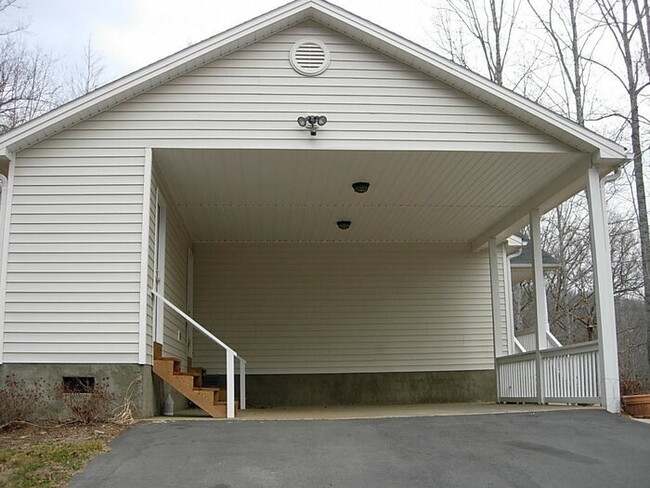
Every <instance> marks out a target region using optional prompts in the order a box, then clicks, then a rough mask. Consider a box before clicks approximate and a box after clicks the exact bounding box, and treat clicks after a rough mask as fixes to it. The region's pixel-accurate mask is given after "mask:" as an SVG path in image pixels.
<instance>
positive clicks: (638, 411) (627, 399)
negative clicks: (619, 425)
mask: <svg viewBox="0 0 650 488" xmlns="http://www.w3.org/2000/svg"><path fill="white" fill-rule="evenodd" d="M623 405H625V411H626V412H627V413H629V414H630V415H631V416H632V417H637V418H640V419H650V395H628V396H624V397H623Z"/></svg>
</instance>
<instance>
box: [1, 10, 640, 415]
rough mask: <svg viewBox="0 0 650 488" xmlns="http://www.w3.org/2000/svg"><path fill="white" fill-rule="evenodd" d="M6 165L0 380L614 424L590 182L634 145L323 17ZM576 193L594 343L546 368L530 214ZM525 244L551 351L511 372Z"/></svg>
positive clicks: (18, 146) (280, 13) (225, 41)
mask: <svg viewBox="0 0 650 488" xmlns="http://www.w3.org/2000/svg"><path fill="white" fill-rule="evenodd" d="M0 151H1V153H2V161H3V163H2V165H3V166H0V168H6V176H7V183H6V189H4V188H3V192H2V195H3V203H2V214H3V226H2V236H3V237H2V241H1V242H2V260H1V261H0V263H1V280H0V293H1V294H0V317H1V319H0V320H1V322H0V323H1V328H0V362H1V363H2V373H3V376H4V375H8V374H13V375H16V377H19V378H36V377H38V378H42V379H43V380H44V381H46V382H47V383H48V384H50V385H55V384H58V383H60V382H61V381H63V379H64V378H67V379H68V381H71V380H74V379H75V378H86V379H88V378H95V379H96V380H97V381H99V380H100V379H101V378H103V377H107V378H108V382H109V386H110V388H111V390H112V391H114V392H115V393H116V394H117V395H124V394H125V392H126V391H127V389H129V388H131V395H132V400H133V401H134V403H135V404H136V405H137V406H138V408H139V410H138V413H139V414H140V415H150V414H153V413H154V412H156V411H157V410H159V408H160V404H161V398H162V395H163V394H164V393H165V392H166V391H168V389H169V387H168V386H166V385H165V384H163V382H162V381H161V380H160V379H159V378H163V379H164V380H165V381H166V382H168V383H171V384H172V385H173V386H174V390H175V391H180V392H181V393H184V394H185V395H186V396H189V397H190V398H191V399H192V401H194V402H195V403H197V404H199V405H204V404H205V405H208V406H207V407H204V408H206V409H208V410H210V409H211V408H212V406H214V412H213V414H215V415H228V416H229V417H232V416H234V415H235V407H236V404H235V397H236V391H235V383H236V381H235V378H236V374H237V372H238V371H240V370H239V369H237V368H243V369H242V372H245V373H246V374H242V375H239V379H240V383H237V388H239V389H240V390H241V392H240V396H241V398H240V400H241V404H240V407H244V406H245V404H246V402H247V401H248V403H249V404H252V405H257V406H273V405H297V404H316V405H326V404H335V403H409V402H450V401H455V402H460V401H495V400H497V399H498V400H499V401H535V402H547V401H570V402H573V403H579V402H581V401H583V400H584V401H585V402H587V401H589V402H592V401H595V402H599V403H602V405H603V406H604V407H605V408H607V409H608V410H610V411H616V410H617V408H618V369H617V368H618V367H617V362H616V337H615V316H614V307H613V294H612V280H611V266H610V261H609V254H608V252H607V245H608V244H607V232H606V220H605V219H604V215H605V213H604V212H605V210H604V202H603V199H602V195H601V179H602V178H604V177H606V175H608V174H609V173H610V172H612V171H613V170H615V169H616V168H618V167H619V166H620V165H622V164H624V163H625V162H626V160H627V155H626V153H625V151H624V149H623V148H622V147H620V146H618V145H616V144H614V143H613V142H611V141H609V140H607V139H605V138H603V137H601V136H599V135H597V134H595V133H593V132H590V131H589V130H587V129H585V128H583V127H580V126H578V125H576V124H574V123H572V122H570V121H569V120H566V119H564V118H562V117H560V116H558V115H556V114H554V113H552V112H550V111H548V110H546V109H544V108H542V107H540V106H539V105H536V104H534V103H532V102H530V101H528V100H526V99H524V98H522V97H520V96H519V95H517V94H515V93H513V92H511V91H509V90H507V89H504V88H502V87H500V86H496V85H494V84H493V83H491V82H489V81H488V80H486V79H484V78H482V77H481V76H479V75H477V74H475V73H471V72H469V71H467V70H465V69H463V68H461V67H459V66H456V65H455V64H453V63H451V62H450V61H448V60H446V59H444V58H442V57H440V56H438V55H436V54H434V53H432V52H430V51H428V50H426V49H424V48H423V47H421V46H418V45H416V44H414V43H412V42H410V41H408V40H406V39H403V38H401V37H399V36H397V35H395V34H393V33H391V32H388V31H387V30H385V29H382V28H381V27H378V26H376V25H373V24H372V23H370V22H368V21H366V20H364V19H362V18H359V17H357V16H355V15H353V14H351V13H349V12H347V11H345V10H343V9H341V8H339V7H337V6H334V5H332V4H329V3H327V2H325V1H324V0H296V1H294V2H292V3H289V4H287V5H285V6H283V7H280V8H278V9H276V10H273V11H271V12H269V13H267V14H265V15H262V16H261V17H257V18H255V19H253V20H251V21H249V22H246V23H244V24H242V25H239V26H237V27H235V28H233V29H230V30H228V31H226V32H224V33H222V34H219V35H216V36H214V37H212V38H209V39H207V40H205V41H203V42H200V43H198V44H196V45H194V46H191V47H188V48H187V49H184V50H182V51H180V52H178V53H176V54H173V55H171V56H169V57H167V58H165V59H162V60H161V61H159V62H157V63H154V64H152V65H150V66H147V67H145V68H143V69H141V70H139V71H137V72H135V73H132V74H130V75H128V76H126V77H124V78H121V79H119V80H117V81H114V82H112V83H110V84H108V85H106V86H104V87H103V88H100V89H98V90H96V91H94V92H91V93H89V94H87V95H86V96H84V97H81V98H79V99H77V100H75V101H73V102H70V103H68V104H66V105H64V106H62V107H59V108H57V109H55V110H53V111H52V112H50V113H48V114H46V115H44V116H42V117H40V118H38V119H36V120H33V121H31V122H29V123H27V124H25V125H23V126H21V127H19V128H17V129H15V130H13V131H12V132H10V133H8V134H6V135H4V136H3V137H2V139H1V140H0ZM3 171H4V170H3ZM3 181H4V180H3ZM585 188H586V189H587V192H588V194H589V197H590V218H591V225H592V235H593V236H594V238H593V243H592V248H593V253H594V266H595V277H596V303H597V309H598V322H599V324H601V326H600V327H599V328H598V333H599V336H598V337H599V340H598V341H597V342H595V343H590V344H587V345H586V346H576V347H574V346H571V347H569V348H562V349H561V350H560V351H561V352H558V351H556V350H544V347H543V344H544V334H545V330H546V329H545V322H547V314H546V304H545V297H544V291H543V274H542V260H541V249H540V247H539V242H540V241H539V218H540V215H541V214H543V213H544V212H546V211H548V210H549V209H551V208H553V207H554V206H556V205H558V204H559V203H561V202H562V201H564V200H565V199H567V198H568V197H570V196H572V195H574V194H575V193H577V192H578V191H580V190H582V189H585ZM528 222H530V224H531V228H532V236H531V238H532V241H531V242H532V246H533V268H534V271H535V273H534V274H535V283H536V290H537V292H536V298H537V301H536V303H537V307H536V310H537V317H538V328H537V342H536V343H537V344H541V345H542V347H540V348H538V349H539V350H535V351H528V352H526V353H520V354H516V350H515V349H514V348H513V340H512V331H511V329H510V328H508V327H507V317H506V316H507V314H506V309H507V306H506V288H507V286H506V283H505V281H506V280H505V278H504V276H505V273H506V270H507V269H508V267H507V257H506V254H507V252H508V251H507V249H506V248H507V245H508V244H507V239H508V237H509V236H511V235H512V234H513V233H514V232H516V231H518V230H519V229H521V228H522V227H523V225H525V224H526V223H528ZM163 358H176V359H163ZM241 359H243V360H245V361H246V362H244V361H241ZM567 364H573V365H576V366H575V367H574V369H571V370H569V369H567V367H568V366H566V365H567ZM197 367H198V368H199V369H197ZM575 368H578V369H575ZM202 369H205V371H206V372H207V375H208V377H210V375H218V376H223V375H225V377H224V378H225V384H226V385H227V388H226V392H224V391H223V390H221V391H218V392H217V391H215V390H210V389H207V388H203V389H201V388H202V387H201V385H200V384H199V381H200V379H199V378H200V377H201V373H200V371H201V370H202ZM153 370H155V371H153ZM152 371H153V372H152ZM576 371H578V373H579V374H578V375H577V376H576V374H575V372H576ZM154 372H155V374H154ZM180 373H183V374H180ZM244 395H247V398H244ZM226 406H227V408H226Z"/></svg>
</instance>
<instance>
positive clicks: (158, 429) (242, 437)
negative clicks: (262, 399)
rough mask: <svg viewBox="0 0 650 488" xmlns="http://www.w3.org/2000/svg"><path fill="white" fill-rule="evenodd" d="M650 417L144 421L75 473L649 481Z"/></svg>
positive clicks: (255, 482)
mask: <svg viewBox="0 0 650 488" xmlns="http://www.w3.org/2000/svg"><path fill="white" fill-rule="evenodd" d="M649 460H650V425H648V424H645V423H641V422H636V421H634V420H631V419H627V418H624V417H620V416H616V415H612V414H609V413H607V412H605V411H602V410H593V409H588V410H567V411H550V412H530V413H515V414H502V415H470V416H441V417H415V418H388V419H357V420H311V421H247V422H239V421H215V422H209V421H180V420H179V421H176V420H170V421H165V422H162V421H157V422H142V423H140V424H138V425H136V426H135V427H133V428H132V429H131V430H129V431H128V432H126V433H125V434H124V435H122V436H121V437H119V438H118V439H116V440H115V441H114V442H113V443H112V445H111V451H110V452H109V453H106V454H102V455H100V456H99V457H97V458H96V459H95V460H94V461H92V462H91V463H90V464H89V465H88V467H87V469H86V470H85V471H84V472H82V473H80V474H79V475H77V476H76V477H75V478H74V479H73V482H72V485H71V487H72V488H82V487H93V488H108V487H130V488H137V487H150V486H156V487H157V488H162V487H178V486H187V487H192V488H227V487H233V488H234V487H242V488H253V487H264V488H269V487H282V488H287V487H346V488H348V487H369V488H381V487H391V488H393V487H402V486H408V487H463V488H466V487H488V486H498V487H526V488H532V487H545V488H547V487H569V486H570V487H590V488H594V487H611V486H628V485H629V486H648V483H649V482H648V480H649V479H650V463H649Z"/></svg>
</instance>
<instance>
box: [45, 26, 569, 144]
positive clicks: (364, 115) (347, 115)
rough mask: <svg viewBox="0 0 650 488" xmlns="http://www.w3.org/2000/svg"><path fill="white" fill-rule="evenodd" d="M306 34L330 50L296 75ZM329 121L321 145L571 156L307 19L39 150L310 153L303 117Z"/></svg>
mask: <svg viewBox="0 0 650 488" xmlns="http://www.w3.org/2000/svg"><path fill="white" fill-rule="evenodd" d="M303 37H314V38H317V39H319V40H322V41H323V42H325V43H326V44H327V46H328V47H329V49H330V50H331V56H332V61H331V64H330V66H329V68H328V69H327V70H326V71H325V72H324V73H322V74H321V75H319V76H314V77H306V76H302V75H300V74H298V73H296V72H295V71H294V70H293V69H292V67H291V65H290V62H289V51H290V49H291V47H292V46H293V44H294V43H295V42H296V41H297V40H299V39H301V38H303ZM307 113H318V114H325V115H327V117H328V119H329V122H328V123H327V125H326V126H325V127H324V128H323V129H322V130H321V131H320V132H319V135H318V147H319V148H321V149H375V150H377V149H392V150H399V149H407V150H415V149H428V150H436V151H445V150H451V151H454V150H463V151H500V152H508V151H511V152H519V151H524V152H525V151H536V152H548V151H552V152H555V151H566V150H567V147H566V146H564V145H562V144H560V143H558V142H557V141H555V140H554V139H552V138H550V137H548V136H545V135H542V134H541V133H540V132H538V131H536V130H535V129H532V128H531V127H529V126H526V125H524V124H522V123H521V122H519V121H517V120H516V119H514V118H512V117H509V116H506V115H504V114H502V113H500V112H498V111H497V110H495V109H493V108H491V107H489V106H488V105H486V104H484V103H482V102H480V101H478V100H476V99H473V98H471V97H468V96H467V95H465V94H462V93H461V92H459V91H457V90H455V89H453V88H451V87H449V86H447V85H444V84H443V83H440V82H437V81H435V80H433V79H431V78H430V77H428V76H426V75H424V74H422V73H421V72H419V71H416V70H415V69H412V68H409V67H407V66H405V65H403V64H401V63H399V62H398V61H395V60H392V59H391V58H389V57H387V56H385V55H383V54H380V53H378V52H376V51H374V50H372V49H371V48H368V47H366V46H364V45H362V44H360V43H358V42H356V41H354V40H351V39H349V38H346V37H343V36H341V35H339V34H337V33H335V32H333V31H331V30H329V29H327V28H325V27H323V26H321V25H319V24H317V23H315V22H305V23H302V24H301V25H298V26H295V27H292V28H290V29H288V30H286V31H284V32H282V33H280V34H276V35H274V36H271V37H269V38H267V39H265V40H263V41H260V42H258V43H256V44H254V45H251V46H248V47H245V48H243V49H241V50H239V51H237V52H235V53H232V54H230V55H228V56H226V57H224V58H222V59H219V60H217V61H214V62H212V63H210V64H208V65H206V66H204V67H202V68H199V69H197V70H195V71H193V72H191V73H190V74H187V75H184V76H181V77H179V78H177V79H174V80H171V81H169V82H167V83H166V84H164V85H162V86H159V87H156V88H153V89H152V90H150V91H149V92H147V93H145V94H142V95H140V96H137V97H135V98H133V99H132V100H131V101H128V102H125V103H122V104H120V105H119V106H117V107H115V108H113V109H111V110H108V111H106V112H104V113H101V114H99V115H97V116H95V117H93V118H92V119H90V120H88V121H86V122H83V123H81V124H79V125H77V126H76V127H73V128H71V129H68V130H66V131H64V132H62V133H61V134H58V135H56V136H54V137H52V138H51V139H50V140H48V141H45V142H44V143H43V147H51V148H61V147H69V146H70V145H71V144H73V145H74V146H76V147H94V145H95V144H96V141H97V137H98V134H101V136H100V137H101V138H102V144H105V145H107V146H109V147H123V146H124V145H127V146H132V145H133V146H138V147H140V146H142V145H143V142H142V141H143V140H146V141H147V142H146V145H148V146H151V147H186V148H187V147H197V148H212V147H216V148H225V147H228V148H291V149H297V148H309V149H311V148H313V146H314V140H311V139H310V137H307V136H306V134H305V131H304V129H300V128H299V127H298V125H297V123H296V117H297V116H298V115H305V114H307Z"/></svg>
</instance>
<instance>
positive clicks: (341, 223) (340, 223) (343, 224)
mask: <svg viewBox="0 0 650 488" xmlns="http://www.w3.org/2000/svg"><path fill="white" fill-rule="evenodd" d="M336 225H338V226H339V229H341V230H348V229H349V228H350V226H351V225H352V222H350V221H349V220H339V221H338V222H337V223H336Z"/></svg>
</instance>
